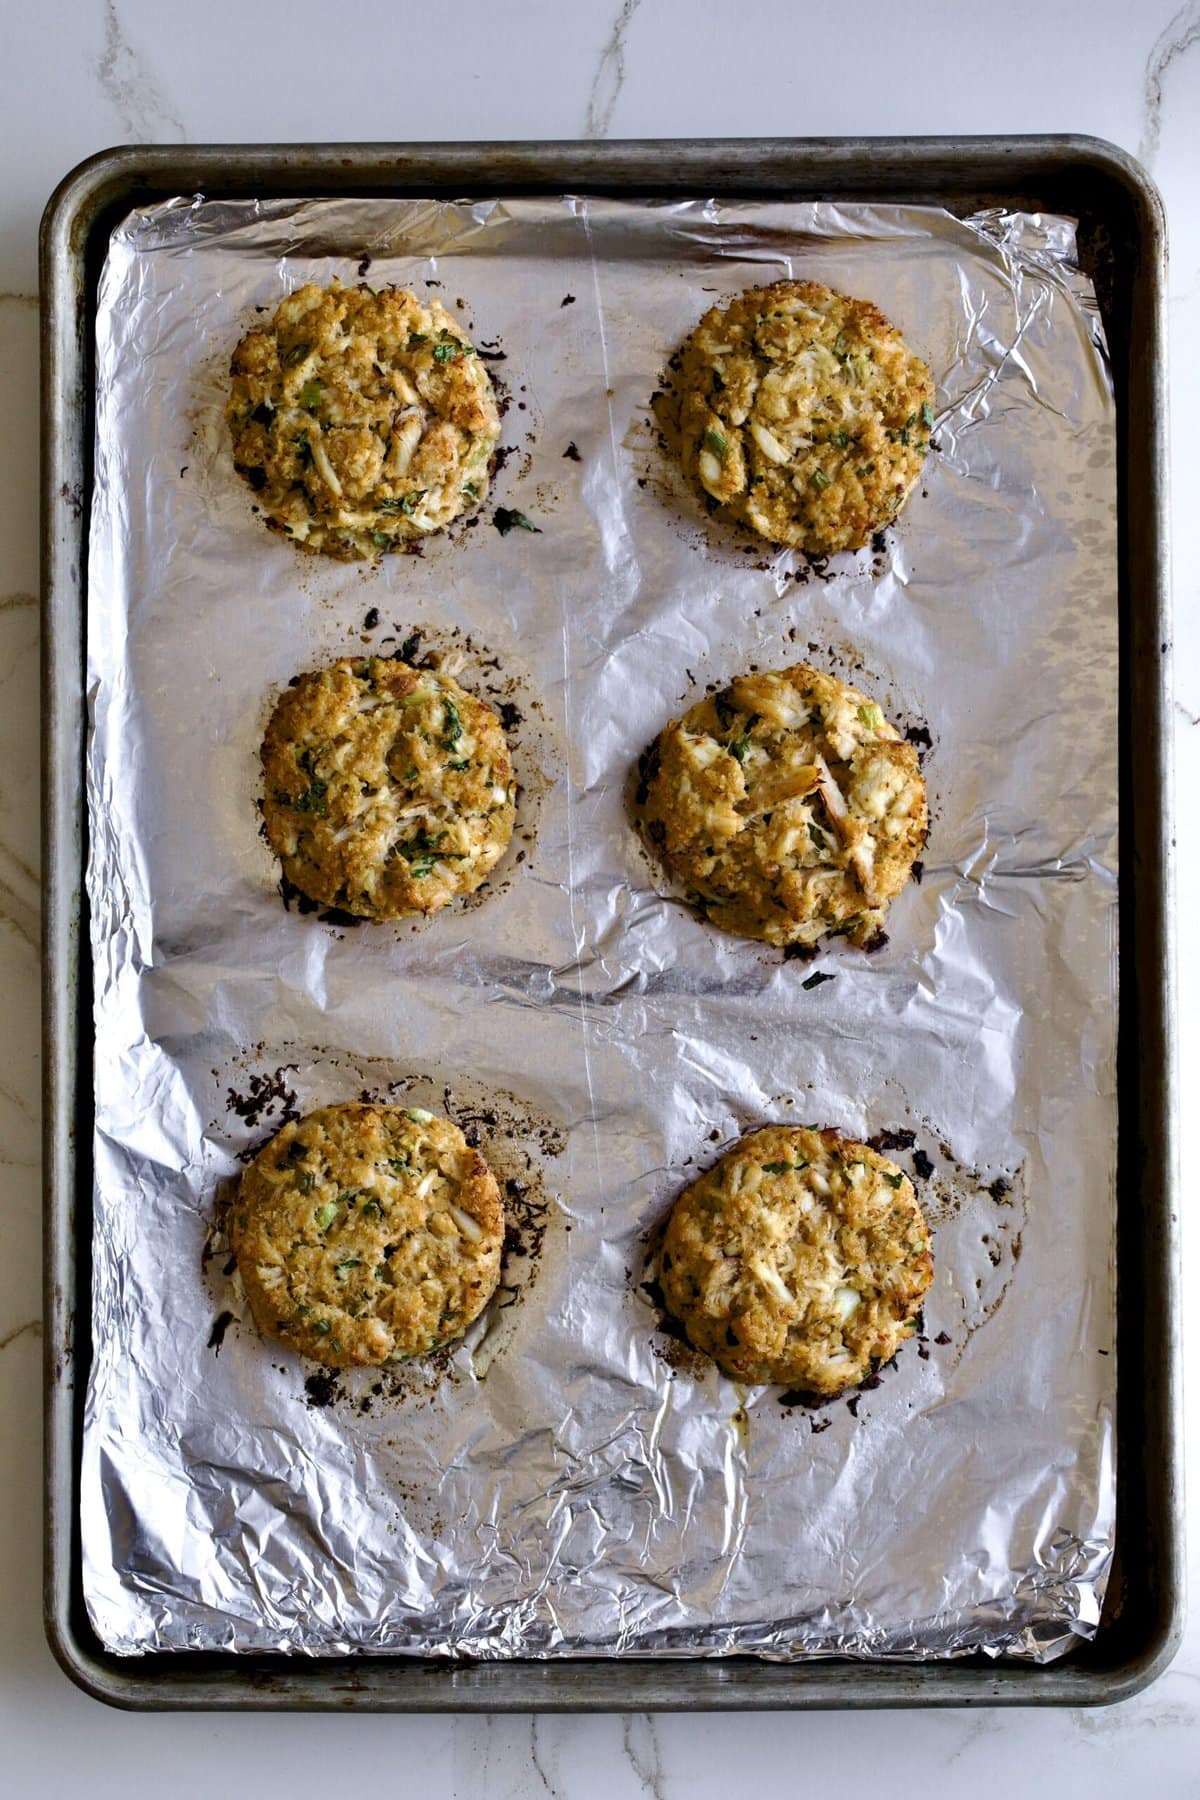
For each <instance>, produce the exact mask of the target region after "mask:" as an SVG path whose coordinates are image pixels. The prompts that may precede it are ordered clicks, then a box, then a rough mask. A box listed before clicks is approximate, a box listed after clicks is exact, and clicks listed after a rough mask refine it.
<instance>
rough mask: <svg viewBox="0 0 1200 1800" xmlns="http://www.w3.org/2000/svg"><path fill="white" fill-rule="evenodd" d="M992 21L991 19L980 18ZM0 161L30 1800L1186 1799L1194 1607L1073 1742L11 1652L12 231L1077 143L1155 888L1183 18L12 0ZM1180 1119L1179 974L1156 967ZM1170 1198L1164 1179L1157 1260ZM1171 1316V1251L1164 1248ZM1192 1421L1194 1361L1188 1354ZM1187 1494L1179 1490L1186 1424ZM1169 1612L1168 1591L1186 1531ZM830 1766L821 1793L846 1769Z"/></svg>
mask: <svg viewBox="0 0 1200 1800" xmlns="http://www.w3.org/2000/svg"><path fill="white" fill-rule="evenodd" d="M1002 20H1003V23H1002V22H1001V21H1002ZM2 38H3V42H4V48H5V78H6V79H5V106H4V109H3V112H2V113H0V145H2V148H3V165H2V166H3V167H4V169H5V171H6V179H5V181H4V184H3V191H2V193H0V404H2V407H3V416H4V419H5V427H6V428H5V430H4V431H3V432H2V433H0V1039H2V1041H3V1042H4V1044H5V1055H4V1058H3V1066H2V1068H0V1443H2V1444H3V1452H2V1455H0V1513H2V1516H3V1518H4V1520H5V1521H6V1525H5V1529H4V1530H3V1532H2V1533H0V1596H2V1601H0V1733H2V1736H3V1742H4V1745H5V1763H6V1766H7V1768H8V1770H9V1771H10V1774H9V1780H10V1781H11V1783H12V1785H11V1787H10V1788H9V1789H8V1791H10V1792H12V1793H14V1794H24V1793H29V1792H33V1791H35V1788H36V1791H38V1792H39V1793H42V1794H45V1795H47V1796H50V1797H51V1800H54V1797H56V1796H59V1795H67V1794H74V1793H76V1792H77V1791H78V1789H79V1786H80V1784H81V1783H84V1782H86V1784H87V1788H88V1791H89V1792H90V1793H91V1794H92V1795H93V1796H95V1797H96V1800H103V1797H104V1796H108V1795H121V1796H130V1795H138V1794H142V1793H149V1792H152V1791H153V1792H156V1793H157V1792H159V1791H160V1790H161V1789H162V1788H163V1786H164V1785H166V1786H167V1787H168V1788H169V1789H170V1790H171V1791H172V1793H173V1794H174V1795H176V1796H178V1800H191V1797H192V1796H200V1795H205V1796H207V1795H209V1794H210V1793H211V1792H212V1791H213V1789H214V1785H215V1784H216V1783H219V1782H220V1781H221V1780H222V1778H223V1777H227V1776H228V1775H229V1774H230V1773H231V1772H234V1771H235V1772H236V1773H235V1778H236V1780H237V1783H238V1785H239V1786H241V1787H245V1788H247V1789H251V1790H252V1789H253V1788H255V1787H257V1786H259V1785H262V1786H264V1787H266V1788H267V1789H268V1790H269V1791H271V1792H273V1793H286V1794H288V1795H301V1794H310V1793H318V1792H321V1793H323V1792H326V1791H328V1788H329V1784H330V1781H331V1780H332V1779H336V1781H337V1785H338V1787H339V1789H344V1788H346V1787H348V1786H349V1785H350V1783H351V1780H353V1781H355V1782H362V1781H364V1780H365V1781H367V1782H373V1781H375V1780H384V1781H387V1783H388V1787H389V1791H398V1792H400V1793H403V1794H420V1795H422V1796H426V1795H428V1796H441V1795H447V1796H449V1795H460V1794H467V1793H471V1794H473V1795H475V1794H478V1795H483V1796H487V1797H489V1800H490V1797H492V1796H495V1797H497V1800H499V1797H500V1796H524V1795H538V1794H543V1793H545V1794H551V1795H562V1796H568V1797H569V1800H590V1797H591V1796H596V1797H598V1800H599V1797H601V1796H602V1797H603V1800H623V1797H624V1796H627V1795H629V1796H635V1795H643V1794H647V1795H653V1796H655V1797H656V1800H673V1797H674V1796H683V1795H687V1796H688V1800H705V1796H708V1795H717V1794H726V1793H730V1794H739V1793H744V1792H756V1793H757V1792H758V1791H759V1790H760V1789H761V1790H762V1791H769V1790H770V1789H771V1788H772V1787H774V1789H775V1790H776V1791H793V1790H794V1789H796V1788H797V1787H799V1786H801V1785H803V1787H804V1788H806V1789H807V1788H808V1787H810V1786H813V1787H815V1788H816V1787H820V1786H823V1785H828V1786H830V1787H832V1786H833V1784H834V1783H837V1784H838V1785H839V1786H840V1785H842V1784H844V1782H845V1780H846V1773H847V1769H848V1767H851V1766H853V1767H855V1768H857V1769H860V1770H862V1769H864V1768H867V1767H869V1766H870V1764H871V1762H872V1761H874V1759H875V1758H876V1757H884V1756H886V1757H887V1759H888V1762H889V1763H890V1764H892V1765H894V1766H895V1767H898V1768H901V1769H903V1771H904V1777H903V1779H904V1782H905V1785H906V1786H909V1785H911V1784H912V1783H913V1782H914V1781H915V1782H916V1783H918V1784H919V1786H920V1787H921V1789H922V1790H925V1791H930V1790H931V1791H934V1792H940V1793H958V1792H963V1793H966V1792H970V1793H971V1794H973V1795H977V1796H981V1797H982V1796H986V1795H990V1794H993V1793H995V1794H1000V1793H1009V1792H1011V1791H1016V1792H1018V1793H1021V1794H1022V1795H1026V1796H1036V1795H1041V1794H1056V1795H1057V1794H1064V1793H1065V1794H1068V1795H1069V1794H1076V1793H1079V1794H1082V1793H1084V1792H1087V1793H1088V1794H1091V1795H1095V1796H1097V1797H1098V1800H1106V1797H1107V1796H1112V1797H1113V1800H1116V1797H1117V1796H1122V1797H1123V1796H1126V1795H1130V1794H1142V1793H1150V1792H1169V1793H1173V1794H1178V1795H1188V1794H1198V1795H1200V1605H1197V1606H1195V1607H1193V1611H1192V1617H1191V1623H1190V1628H1189V1631H1188V1634H1187V1637H1186V1639H1185V1642H1184V1646H1183V1649H1182V1650H1181V1652H1180V1654H1179V1657H1178V1659H1177V1660H1176V1662H1175V1664H1174V1666H1173V1667H1172V1669H1171V1670H1170V1671H1169V1672H1168V1673H1167V1674H1166V1675H1165V1676H1163V1677H1162V1679H1161V1680H1160V1681H1159V1682H1157V1683H1156V1684H1155V1685H1154V1686H1153V1687H1152V1688H1151V1689H1150V1690H1149V1691H1148V1692H1146V1693H1145V1694H1143V1695H1141V1696H1140V1697H1138V1698H1137V1699H1134V1700H1131V1701H1129V1702H1127V1703H1126V1704H1125V1705H1123V1706H1120V1707H1116V1708H1112V1709H1109V1710H1104V1711H1097V1712H1082V1711H1081V1712H1036V1711H1024V1712H1002V1711H981V1712H960V1713H933V1712H926V1713H911V1712H910V1713H892V1714H885V1713H876V1714H870V1715H856V1716H854V1717H848V1716H846V1715H840V1714H821V1715H811V1716H804V1715H801V1716H785V1715H778V1714H775V1715H759V1716H757V1717H746V1716H742V1717H728V1718H726V1717H719V1716H681V1717H658V1718H648V1717H644V1716H637V1717H632V1718H627V1719H618V1718H585V1717H579V1718H571V1717H545V1718H542V1719H536V1720H531V1719H527V1718H504V1717H497V1718H472V1717H459V1718H428V1719H418V1718H397V1717H385V1716H378V1717H364V1718H316V1717H295V1718H287V1717H279V1718H267V1717H262V1716H235V1715H212V1716H200V1717H193V1716H185V1715H177V1716H170V1717H157V1716H155V1717H139V1716H132V1715H124V1714H119V1713H116V1712H112V1711H109V1710H107V1709H105V1708H104V1707H102V1706H100V1705H98V1704H97V1703H96V1702H94V1701H92V1700H90V1699H88V1698H87V1697H86V1696H84V1695H83V1694H82V1693H80V1692H78V1691H77V1690H76V1689H74V1688H73V1687H72V1686H71V1685H70V1684H69V1683H68V1682H67V1680H66V1679H65V1678H64V1677H63V1676H62V1675H61V1674H60V1673H59V1671H58V1669H57V1667H56V1666H55V1664H54V1662H53V1660H52V1658H51V1656H50V1652H49V1651H48V1649H47V1648H46V1646H45V1643H44V1640H43V1637H42V1626H41V1591H40V1589H41V1573H40V1563H41V1535H40V1533H41V1519H40V1513H41V1507H40V1454H41V1443H40V1405H41V1375H40V1354H41V1347H40V1342H39V1338H40V1331H41V1327H40V1323H39V1320H38V1316H37V1315H38V1307H39V1282H40V1241H39V1229H38V1220H39V1204H40V1181H39V1116H38V1115H39V1098H38V1083H39V1070H38V1062H39V1058H38V935H39V934H38V904H39V901H38V874H37V864H38V769H37V749H36V746H37V741H38V727H37V638H38V623H37V609H36V600H35V594H36V588H37V493H36V482H37V459H36V456H35V455H34V453H33V445H34V443H35V441H36V437H37V431H38V394H37V305H36V283H37V275H36V231H37V223H38V218H39V215H40V212H41V208H42V205H43V203H44V201H45V199H46V197H47V196H48V195H49V193H50V191H51V189H52V188H53V187H54V185H55V184H56V182H57V181H58V180H59V178H60V177H61V176H62V175H63V174H64V173H65V172H66V171H67V170H68V169H69V168H70V167H71V166H72V165H73V164H74V163H75V162H77V161H78V160H79V159H80V158H82V157H84V156H86V155H88V154H90V153H91V152H93V151H95V150H99V149H102V148H104V147H105V146H108V145H111V144H114V143H119V142H132V141H140V142H160V141H168V142H181V141H185V140H190V141H221V140H229V141H250V140H267V141H271V140H289V141H304V140H328V139H334V140H336V139H348V138H358V139H384V140H386V139H402V138H411V139H432V138H521V137H528V138H543V137H564V138H572V137H593V138H598V137H637V136H653V137H657V136H671V135H679V136H726V135H728V136H746V137H753V136H770V135H780V136H785V135H805V136H814V135H816V136H819V135H825V134H830V135H834V134H845V133H850V134H859V133H893V132H894V133H924V132H1014V131H1018V132H1020V131H1066V130H1069V131H1079V132H1091V133H1095V134H1096V135H1097V136H1100V137H1104V138H1108V139H1111V140H1112V141H1113V142H1114V143H1117V144H1119V145H1121V146H1123V147H1124V148H1125V149H1128V150H1131V151H1133V152H1135V153H1137V154H1139V155H1140V156H1141V157H1142V159H1143V160H1144V161H1145V163H1146V164H1147V165H1148V167H1149V168H1150V170H1151V172H1152V173H1153V175H1154V177H1155V179H1156V180H1157V181H1158V183H1159V185H1160V187H1161V188H1162V191H1163V193H1164V196H1165V199H1166V205H1167V212H1168V217H1169V220H1170V227H1171V239H1172V274H1171V338H1172V342H1171V356H1172V367H1173V375H1172V409H1173V417H1174V421H1175V423H1174V430H1173V452H1174V491H1175V495H1176V501H1175V506H1174V566H1175V609H1176V631H1175V645H1176V689H1177V695H1178V699H1177V704H1176V715H1175V719H1176V754H1177V786H1178V795H1179V883H1180V892H1182V893H1185V894H1186V893H1190V892H1192V891H1194V889H1195V887H1196V883H1197V879H1198V878H1200V815H1198V814H1197V810H1196V807H1195V804H1194V799H1193V796H1194V794H1195V792H1196V790H1197V788H1198V787H1200V507H1198V506H1197V505H1196V504H1195V494H1196V491H1197V486H1198V484H1200V451H1198V450H1197V448H1196V446H1195V444H1194V443H1193V442H1192V434H1191V429H1190V427H1191V423H1192V421H1193V420H1194V419H1195V418H1196V417H1197V416H1200V179H1198V177H1200V0H1187V3H1186V4H1182V5H1180V4H1179V3H1178V0H1142V3H1141V4H1139V5H1133V4H1131V3H1130V0H1043V3H1042V4H1040V5H1032V4H1029V0H1008V4H1007V5H1000V4H995V3H993V4H983V3H982V0H917V4H916V5H914V6H909V7H903V6H897V5H896V4H895V3H894V0H858V3H857V4H856V5H855V6H853V7H846V8H839V7H836V6H830V5H828V4H826V5H818V4H816V0H745V4H743V5H742V6H741V7H740V8H739V9H736V10H734V9H731V8H730V7H729V6H728V5H727V4H720V5H719V4H717V0H688V3H686V4H685V0H576V3H575V4H570V3H569V0H508V4H506V5H502V6H501V5H497V4H495V0H459V3H458V5H457V6H455V7H453V8H445V9H442V10H440V11H437V12H435V13H433V14H425V13H424V12H423V9H418V8H416V7H414V6H412V5H405V4H404V3H403V0H399V3H398V0H356V4H355V5H354V6H353V7H350V8H326V7H322V6H320V5H318V4H317V3H316V0H253V3H248V0H201V3H200V4H195V5H192V6H189V7H183V6H179V5H170V4H167V3H165V0H40V3H39V4H38V5H36V6H24V7H17V6H10V7H9V8H7V9H6V14H5V18H4V24H3V33H2ZM1182 957H1183V961H1182V966H1181V971H1180V976H1181V994H1180V1000H1181V1007H1180V1016H1181V1021H1182V1023H1181V1037H1182V1045H1181V1048H1182V1075H1183V1092H1184V1094H1185V1095H1186V1094H1187V1093H1188V1092H1189V1090H1190V1088H1191V1086H1192V1084H1193V1081H1194V1077H1195V1074H1196V1072H1197V1070H1198V1069H1200V1027H1198V1025H1197V1019H1198V1018H1200V952H1198V951H1197V949H1196V945H1195V940H1190V941H1189V940H1188V939H1187V938H1185V940H1184V943H1183V945H1182ZM1198 1199H1200V1194H1198V1193H1197V1183H1196V1180H1195V1177H1194V1175H1193V1174H1191V1173H1190V1172H1189V1171H1186V1170H1185V1178H1184V1193H1183V1201H1184V1213H1185V1231H1187V1227H1188V1224H1189V1223H1190V1222H1189V1221H1188V1220H1187V1216H1186V1215H1187V1213H1188V1212H1189V1210H1190V1206H1191V1205H1194V1204H1195V1203H1196V1202H1197V1200H1198ZM1185 1259H1186V1261H1187V1263H1188V1264H1189V1266H1190V1268H1191V1270H1192V1271H1193V1275H1192V1286H1193V1287H1194V1286H1195V1285H1196V1281H1197V1280H1198V1279H1200V1232H1197V1231H1196V1230H1195V1229H1194V1228H1193V1229H1191V1230H1190V1232H1188V1237H1187V1241H1185ZM1191 1348H1192V1350H1193V1352H1194V1354H1193V1356H1192V1358H1191V1370H1190V1373H1191V1375H1192V1381H1191V1391H1192V1400H1193V1405H1192V1409H1191V1410H1192V1414H1193V1426H1194V1427H1195V1426H1196V1425H1200V1415H1198V1410H1197V1409H1198V1408H1200V1369H1197V1366H1196V1364H1197V1359H1198V1357H1200V1348H1198V1345H1197V1341H1196V1339H1195V1334H1193V1343H1192V1346H1191ZM1192 1436H1193V1446H1192V1454H1191V1458H1190V1462H1191V1472H1192V1483H1191V1486H1192V1490H1193V1491H1194V1492H1200V1468H1198V1467H1197V1462H1198V1459H1200V1430H1196V1429H1193V1434H1192ZM1194 1536H1195V1537H1196V1539H1197V1542H1196V1544H1195V1545H1194V1547H1193V1553H1192V1557H1191V1566H1192V1571H1193V1580H1192V1587H1193V1590H1194V1591H1197V1592H1198V1593H1200V1580H1198V1579H1197V1578H1196V1577H1197V1571H1198V1567H1200V1533H1195V1534H1194ZM851 1745H852V1746H853V1764H852V1765H851V1764H848V1762H847V1756H848V1751H849V1747H850V1746H851Z"/></svg>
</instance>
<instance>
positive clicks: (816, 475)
mask: <svg viewBox="0 0 1200 1800" xmlns="http://www.w3.org/2000/svg"><path fill="white" fill-rule="evenodd" d="M808 479H809V480H810V481H811V482H812V484H813V486H814V487H815V488H816V490H817V492H818V494H823V493H824V491H825V489H826V488H827V487H828V486H829V477H828V475H827V474H826V473H825V471H824V469H814V470H813V472H812V474H811V475H810V476H809V478H808Z"/></svg>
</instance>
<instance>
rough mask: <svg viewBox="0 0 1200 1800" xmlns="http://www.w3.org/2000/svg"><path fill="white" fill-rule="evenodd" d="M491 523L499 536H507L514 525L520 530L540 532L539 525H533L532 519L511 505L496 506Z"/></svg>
mask: <svg viewBox="0 0 1200 1800" xmlns="http://www.w3.org/2000/svg"><path fill="white" fill-rule="evenodd" d="M492 523H493V525H494V526H495V527H496V530H497V531H498V532H499V533H500V536H501V537H507V536H508V534H509V532H510V531H511V530H512V529H513V527H514V526H516V527H517V529H518V530H520V531H536V532H540V531H541V529H542V528H541V526H540V525H535V524H534V522H533V520H532V519H527V518H526V516H525V514H524V513H523V512H518V511H517V510H516V508H515V507H511V506H498V507H497V508H496V516H495V518H494V519H493V520H492Z"/></svg>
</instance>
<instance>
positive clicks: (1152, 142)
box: [1138, 0, 1200, 169]
mask: <svg viewBox="0 0 1200 1800" xmlns="http://www.w3.org/2000/svg"><path fill="white" fill-rule="evenodd" d="M1197 43H1200V0H1187V5H1186V6H1181V7H1180V9H1179V11H1178V12H1177V13H1176V14H1175V16H1174V18H1173V19H1171V21H1170V22H1169V24H1167V25H1166V26H1165V27H1164V28H1163V30H1162V31H1161V32H1160V34H1159V36H1158V38H1157V40H1156V41H1155V44H1154V48H1153V49H1152V50H1151V52H1150V57H1149V61H1148V62H1147V64H1146V80H1145V85H1144V87H1143V89H1142V140H1141V143H1140V144H1139V145H1138V156H1139V157H1140V159H1141V161H1142V162H1143V163H1144V164H1145V166H1146V168H1148V169H1150V168H1153V166H1154V159H1155V157H1156V156H1157V155H1158V140H1159V138H1160V136H1161V135H1162V107H1163V83H1164V82H1165V80H1166V77H1167V73H1168V71H1169V70H1170V69H1171V68H1172V67H1173V66H1174V64H1175V63H1177V62H1178V61H1179V58H1180V57H1181V56H1183V55H1185V54H1186V52H1187V51H1188V50H1190V49H1191V48H1192V46H1193V45H1194V44H1197Z"/></svg>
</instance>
